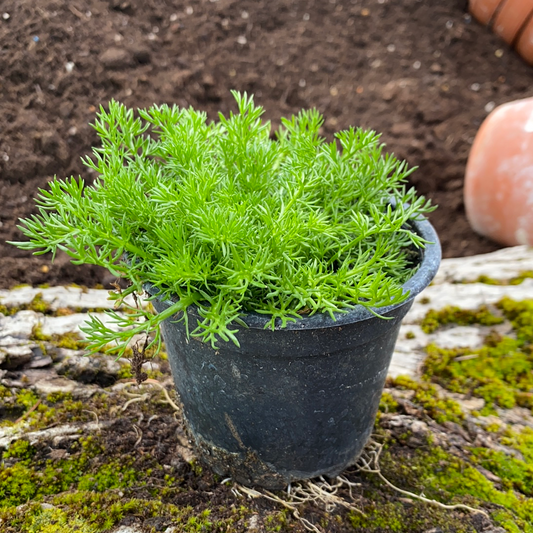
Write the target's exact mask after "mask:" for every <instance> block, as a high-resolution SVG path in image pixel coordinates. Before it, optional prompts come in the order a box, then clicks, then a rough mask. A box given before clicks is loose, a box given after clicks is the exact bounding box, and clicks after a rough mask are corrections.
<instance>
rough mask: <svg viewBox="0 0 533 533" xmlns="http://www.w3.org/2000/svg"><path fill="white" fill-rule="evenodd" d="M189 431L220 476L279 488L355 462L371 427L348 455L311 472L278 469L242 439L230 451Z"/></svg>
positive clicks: (203, 457)
mask: <svg viewBox="0 0 533 533" xmlns="http://www.w3.org/2000/svg"><path fill="white" fill-rule="evenodd" d="M233 429H235V428H233ZM189 433H190V434H191V435H192V438H193V440H194V442H195V446H196V450H197V451H198V453H199V458H200V460H201V461H202V462H203V463H204V464H205V465H206V466H208V467H209V468H210V469H211V470H212V471H213V472H215V473H216V474H218V475H220V476H224V477H231V479H232V480H233V481H235V482H237V483H240V484H242V485H245V486H258V487H263V488H265V489H269V490H283V489H285V487H286V486H287V485H289V483H292V482H294V481H300V480H304V479H312V478H315V477H318V476H327V477H335V476H338V475H339V474H340V473H341V472H343V471H344V470H345V469H346V468H348V467H349V466H351V465H353V464H355V462H356V461H357V459H358V457H359V456H360V455H361V453H362V451H363V448H364V446H365V445H366V443H367V441H368V439H369V438H370V435H371V433H372V428H371V429H370V430H369V431H368V434H367V435H366V436H365V437H363V438H362V439H361V442H362V446H361V447H360V448H361V449H360V450H358V451H357V453H356V454H355V455H354V456H353V457H352V458H351V459H349V460H348V461H344V462H343V463H340V464H337V465H334V466H330V467H329V468H327V469H322V470H316V471H313V472H302V471H298V470H290V471H288V470H280V469H279V468H276V467H275V466H274V465H272V464H270V463H268V462H265V461H263V460H261V458H260V457H259V455H258V454H257V452H256V451H254V450H252V449H251V448H247V447H246V446H245V445H244V444H243V443H242V441H241V442H240V443H239V444H240V447H241V448H242V452H230V451H228V450H225V449H224V448H220V447H219V446H216V445H215V444H213V443H212V442H209V441H208V440H207V439H204V438H203V437H202V436H200V435H197V434H194V432H192V431H191V430H190V428H189ZM232 433H233V432H232ZM237 437H238V436H237ZM239 440H240V438H239Z"/></svg>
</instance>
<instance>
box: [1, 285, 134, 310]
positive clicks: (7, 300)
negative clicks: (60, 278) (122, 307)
mask: <svg viewBox="0 0 533 533" xmlns="http://www.w3.org/2000/svg"><path fill="white" fill-rule="evenodd" d="M37 295H40V296H41V298H42V300H43V302H45V303H46V304H48V305H49V306H50V309H51V310H53V311H57V310H58V309H65V308H68V309H74V310H77V309H80V310H81V309H112V308H113V307H114V302H113V301H112V300H109V299H108V298H109V291H107V290H101V289H82V288H79V287H49V288H46V289H40V288H34V287H20V288H18V289H13V290H11V291H8V290H0V304H2V305H5V306H7V307H20V306H21V305H28V304H30V303H31V301H32V300H33V299H34V298H35V297H36V296H37ZM126 302H127V303H128V304H130V305H134V302H133V298H131V297H128V298H126Z"/></svg>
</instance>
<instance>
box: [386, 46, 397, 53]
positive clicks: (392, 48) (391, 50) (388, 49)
mask: <svg viewBox="0 0 533 533" xmlns="http://www.w3.org/2000/svg"><path fill="white" fill-rule="evenodd" d="M395 51H396V46H394V45H393V44H389V45H388V46H387V52H395Z"/></svg>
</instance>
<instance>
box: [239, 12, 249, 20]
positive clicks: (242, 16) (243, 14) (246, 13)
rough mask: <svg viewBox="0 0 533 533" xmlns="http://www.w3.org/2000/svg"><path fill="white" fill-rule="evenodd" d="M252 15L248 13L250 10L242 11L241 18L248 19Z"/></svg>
mask: <svg viewBox="0 0 533 533" xmlns="http://www.w3.org/2000/svg"><path fill="white" fill-rule="evenodd" d="M249 16H250V15H249V14H248V11H241V18H242V19H244V20H246V19H247V18H248V17H249Z"/></svg>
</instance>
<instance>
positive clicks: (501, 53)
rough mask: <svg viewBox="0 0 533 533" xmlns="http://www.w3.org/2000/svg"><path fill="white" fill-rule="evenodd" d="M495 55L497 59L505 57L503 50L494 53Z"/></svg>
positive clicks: (499, 49)
mask: <svg viewBox="0 0 533 533" xmlns="http://www.w3.org/2000/svg"><path fill="white" fill-rule="evenodd" d="M494 55H495V56H496V57H502V56H503V50H502V49H501V48H498V50H496V51H495V52H494Z"/></svg>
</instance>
